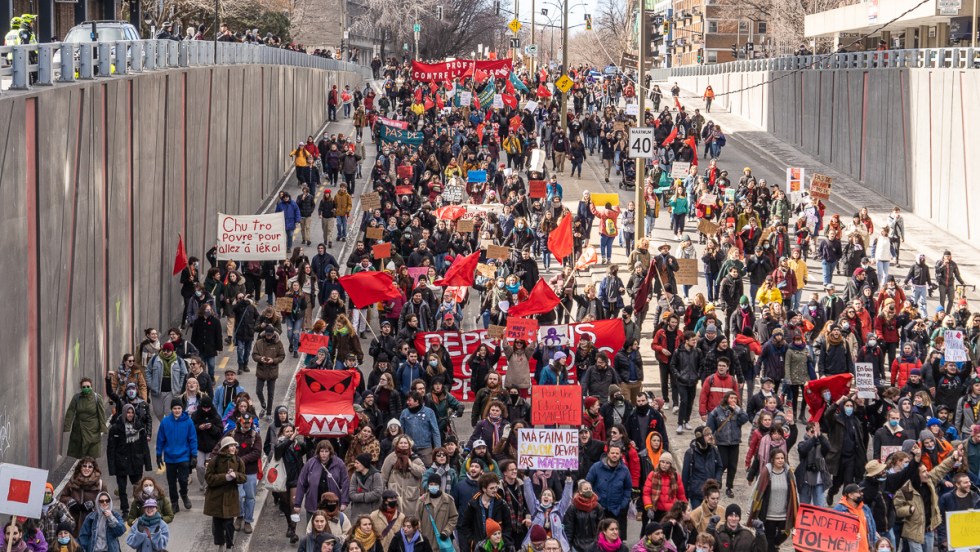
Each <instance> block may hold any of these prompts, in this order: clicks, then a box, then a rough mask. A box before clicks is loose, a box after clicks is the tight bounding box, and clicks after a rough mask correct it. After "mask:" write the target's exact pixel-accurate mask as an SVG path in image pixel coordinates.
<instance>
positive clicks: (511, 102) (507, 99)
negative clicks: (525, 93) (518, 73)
mask: <svg viewBox="0 0 980 552" xmlns="http://www.w3.org/2000/svg"><path fill="white" fill-rule="evenodd" d="M507 84H509V85H510V87H511V88H513V87H514V85H512V84H510V81H507ZM500 99H502V100H503V101H504V105H506V106H507V107H509V108H511V109H517V97H516V96H514V94H513V92H511V93H510V94H501V95H500Z"/></svg>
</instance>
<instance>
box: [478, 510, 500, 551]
mask: <svg viewBox="0 0 980 552" xmlns="http://www.w3.org/2000/svg"><path fill="white" fill-rule="evenodd" d="M485 530H486V535H487V538H486V539H484V540H482V541H480V542H479V543H478V544H477V545H476V550H479V551H481V552H500V551H503V550H505V549H506V548H505V547H506V543H505V542H504V535H503V529H501V527H500V524H499V523H497V521H496V520H494V519H493V518H489V519H487V521H486V528H485Z"/></svg>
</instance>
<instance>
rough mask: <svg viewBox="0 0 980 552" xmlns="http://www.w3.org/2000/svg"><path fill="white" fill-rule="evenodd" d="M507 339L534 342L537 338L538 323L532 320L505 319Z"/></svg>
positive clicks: (509, 317)
mask: <svg viewBox="0 0 980 552" xmlns="http://www.w3.org/2000/svg"><path fill="white" fill-rule="evenodd" d="M505 337H506V338H507V339H513V340H518V339H520V340H522V341H534V340H535V339H536V338H537V337H538V321H537V320H535V319H533V318H520V317H517V316H508V317H507V333H506V336H505Z"/></svg>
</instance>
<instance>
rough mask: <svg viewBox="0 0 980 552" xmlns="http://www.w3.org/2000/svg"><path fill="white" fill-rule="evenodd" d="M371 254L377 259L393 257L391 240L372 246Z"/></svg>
mask: <svg viewBox="0 0 980 552" xmlns="http://www.w3.org/2000/svg"><path fill="white" fill-rule="evenodd" d="M371 255H373V256H374V258H375V259H387V258H388V257H391V242H384V243H376V244H374V245H372V246H371Z"/></svg>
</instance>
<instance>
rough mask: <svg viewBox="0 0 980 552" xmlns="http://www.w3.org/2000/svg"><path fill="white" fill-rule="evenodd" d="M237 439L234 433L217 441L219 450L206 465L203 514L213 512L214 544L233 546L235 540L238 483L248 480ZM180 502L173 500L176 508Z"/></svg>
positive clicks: (239, 509)
mask: <svg viewBox="0 0 980 552" xmlns="http://www.w3.org/2000/svg"><path fill="white" fill-rule="evenodd" d="M237 445H238V442H237V441H235V438H234V437H232V436H231V435H228V436H225V437H223V438H222V439H221V441H220V442H219V443H218V453H217V454H215V455H214V456H213V458H212V459H211V461H209V462H208V463H207V467H206V468H205V479H206V480H207V482H208V486H207V490H205V491H204V515H206V516H210V517H211V518H213V519H212V523H211V534H212V536H213V537H214V544H216V545H218V546H226V547H228V548H231V547H232V546H233V545H234V543H235V518H237V517H238V516H239V515H240V513H241V507H240V500H239V498H238V486H239V485H244V484H245V482H246V481H247V476H246V475H245V463H244V462H243V461H242V459H241V458H239V457H238V451H237ZM176 506H177V503H176V502H174V509H176Z"/></svg>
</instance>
